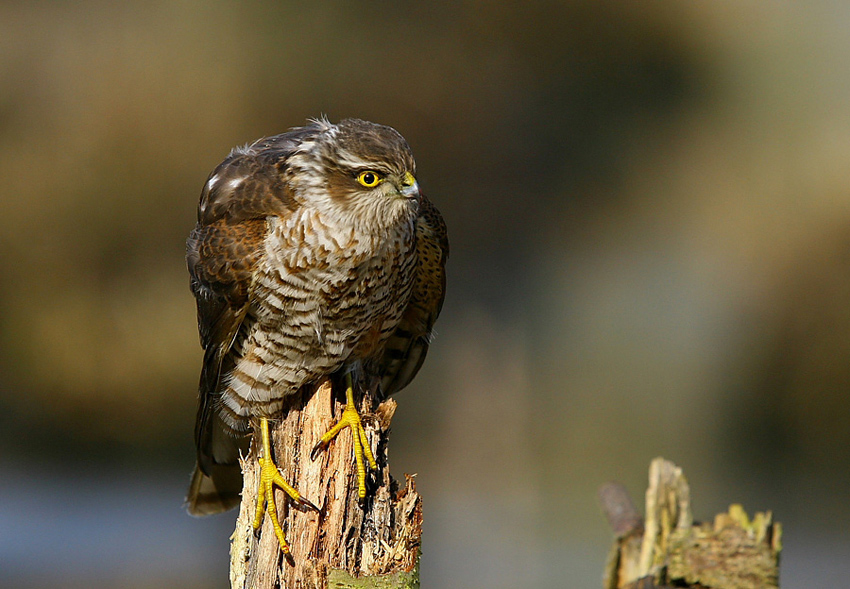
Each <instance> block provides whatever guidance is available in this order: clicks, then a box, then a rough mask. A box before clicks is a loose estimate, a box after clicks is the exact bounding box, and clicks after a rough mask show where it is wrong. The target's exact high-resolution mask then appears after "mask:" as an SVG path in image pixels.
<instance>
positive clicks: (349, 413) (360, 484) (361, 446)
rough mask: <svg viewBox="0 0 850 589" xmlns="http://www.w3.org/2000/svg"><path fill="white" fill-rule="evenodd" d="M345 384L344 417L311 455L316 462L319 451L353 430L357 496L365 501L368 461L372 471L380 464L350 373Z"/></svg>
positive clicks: (346, 376) (320, 441)
mask: <svg viewBox="0 0 850 589" xmlns="http://www.w3.org/2000/svg"><path fill="white" fill-rule="evenodd" d="M345 384H346V389H345V409H344V410H343V412H342V417H341V418H340V420H339V421H338V422H337V424H336V425H335V426H333V427H332V428H331V429H329V430H328V432H327V433H326V434H325V435H323V436H322V439H321V440H319V443H318V444H316V447H315V448H313V451H312V452H311V453H310V457H311V458H312V459H314V460H315V458H316V455H317V454H318V453H319V450H321V449H323V448H327V446H328V444H330V442H331V440H333V439H334V438H335V437H336V436H337V434H339V432H341V431H342V430H343V429H344V428H346V427H348V428H351V435H352V436H353V437H354V460H355V461H356V463H357V494H358V496H359V497H360V499H365V498H366V461H368V462H369V467H370V468H371V469H372V470H377V469H378V464H377V463H376V462H375V456H374V455H373V454H372V448H371V446H369V439H368V438H367V437H366V431H365V430H364V429H363V424H362V423H361V421H360V414H359V413H358V412H357V408H356V407H355V406H354V385H353V384H352V382H351V373H350V372H349V373H348V374H346V375H345ZM364 457H365V458H364Z"/></svg>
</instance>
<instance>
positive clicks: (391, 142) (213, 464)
mask: <svg viewBox="0 0 850 589" xmlns="http://www.w3.org/2000/svg"><path fill="white" fill-rule="evenodd" d="M415 173H416V165H415V163H414V160H413V155H412V154H411V151H410V147H409V146H408V144H407V142H406V141H405V140H404V138H403V137H402V136H401V135H400V134H399V133H398V132H397V131H396V130H395V129H392V128H391V127H387V126H383V125H377V124H375V123H370V122H367V121H362V120H358V119H345V120H343V121H341V122H339V123H338V124H332V123H330V122H329V121H328V120H327V119H324V118H323V119H318V120H312V121H310V123H309V124H308V125H306V126H304V127H298V128H294V129H291V130H289V131H288V132H286V133H283V134H281V135H275V136H273V137H267V138H264V139H260V140H258V141H255V142H254V143H252V144H250V145H247V146H245V147H239V148H236V149H234V150H233V151H231V153H230V155H228V156H227V158H225V160H224V161H223V162H222V163H221V164H220V165H219V166H218V167H217V168H216V169H215V170H214V171H213V172H212V174H210V176H209V178H208V180H207V182H206V184H205V185H204V188H203V190H202V192H201V199H200V204H199V206H198V222H197V225H196V226H195V228H194V230H193V231H192V233H191V235H190V236H189V239H188V241H187V254H186V260H187V265H188V268H189V274H190V284H191V289H192V292H193V293H194V295H195V298H196V300H197V308H198V331H199V333H200V339H201V345H202V347H203V349H204V359H203V366H202V369H201V378H200V385H199V406H198V414H197V421H196V424H195V443H196V446H197V465H196V467H195V472H194V475H193V477H192V483H191V486H190V488H189V494H188V497H187V503H188V509H189V512H190V513H192V514H194V515H206V514H210V513H217V512H220V511H224V510H227V509H230V508H232V507H235V506H236V505H237V504H238V503H239V493H240V492H241V490H242V474H241V471H240V467H239V460H238V458H239V452H240V450H244V448H245V446H246V440H247V436H246V433H247V432H248V431H249V430H250V429H252V428H253V429H255V430H256V428H259V430H260V433H261V438H262V447H261V448H260V449H259V456H258V460H259V463H260V472H261V475H260V477H261V483H260V485H261V487H260V489H259V493H258V497H259V498H258V505H257V510H256V517H255V521H254V527H255V528H258V527H259V525H260V523H261V522H262V518H263V515H264V511H268V513H269V517H270V518H271V520H272V523H273V526H274V530H275V534H276V535H277V537H278V540H279V541H280V546H281V549H282V550H283V552H284V554H285V555H287V556H288V553H289V548H288V545H287V543H286V539H285V537H284V534H283V530H282V529H281V526H280V523H279V521H278V518H277V511H276V508H275V504H274V499H273V493H272V488H273V486H274V485H277V486H279V487H281V488H282V489H283V490H284V491H285V492H286V493H287V495H289V497H290V498H291V499H292V501H294V502H296V503H299V504H301V505H304V506H307V507H311V508H314V509H315V506H314V505H313V504H312V503H310V502H309V501H308V500H306V499H305V498H303V497H301V495H300V494H299V493H298V491H297V490H296V489H294V488H293V487H292V486H291V485H289V484H288V483H287V482H286V481H285V480H284V478H283V476H282V475H281V473H280V471H279V469H278V467H277V465H276V464H275V463H274V461H273V457H272V452H271V445H270V443H269V422H268V420H269V419H271V418H275V417H278V416H279V415H280V412H281V411H282V410H283V407H284V404H285V402H286V397H287V396H289V395H292V394H294V393H296V392H297V391H298V390H299V389H300V388H301V387H302V386H303V385H309V384H312V383H316V382H318V381H319V380H321V379H323V378H325V377H328V376H332V375H344V377H345V382H346V385H347V390H346V407H345V411H344V413H343V417H342V419H341V420H340V422H339V423H338V424H337V425H336V426H334V427H333V428H332V429H331V430H330V431H328V433H327V434H325V436H324V437H323V438H322V439H321V441H320V442H319V444H318V445H317V446H316V448H315V449H314V452H313V455H314V456H315V453H316V452H317V451H319V450H320V449H322V448H324V447H326V446H327V445H328V443H329V442H330V441H331V440H332V439H333V437H334V436H336V435H337V434H338V433H339V432H340V431H341V430H342V429H344V428H350V429H351V433H352V435H353V438H354V442H355V445H354V446H355V459H356V461H357V467H358V468H357V470H358V492H359V495H360V497H361V498H363V497H365V494H366V486H365V465H364V460H365V461H366V462H368V463H369V465H370V467H371V468H373V469H374V468H376V466H375V459H374V457H373V456H372V452H371V450H370V448H369V444H368V443H364V442H367V439H366V435H365V433H364V430H363V427H362V425H361V422H360V415H359V414H358V412H357V410H356V409H355V404H354V391H353V386H352V373H360V372H362V373H365V374H370V375H376V376H378V377H380V381H379V382H380V389H381V393H382V394H383V395H384V396H387V395H391V394H393V393H394V392H396V391H398V390H400V389H402V388H403V387H405V386H406V385H407V384H408V383H409V382H410V381H411V380H412V379H413V377H414V376H415V375H416V373H417V371H418V370H419V368H420V366H421V365H422V362H423V361H424V359H425V354H426V352H427V351H428V346H429V343H430V341H431V334H432V328H433V326H434V322H435V321H436V319H437V315H439V313H440V309H441V307H442V304H443V298H444V292H445V281H446V279H445V262H446V258H447V256H448V253H449V246H448V240H447V237H446V226H445V223H444V222H443V218H442V216H441V215H440V213H439V211H438V210H437V209H436V207H435V206H434V205H433V204H432V203H431V202H430V201H429V200H428V199H427V198H425V196H424V195H423V194H422V193H421V192H420V188H419V184H418V183H417V181H416V178H415ZM358 371H360V372H358ZM289 558H291V557H289Z"/></svg>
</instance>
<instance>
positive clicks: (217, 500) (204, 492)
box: [186, 462, 242, 516]
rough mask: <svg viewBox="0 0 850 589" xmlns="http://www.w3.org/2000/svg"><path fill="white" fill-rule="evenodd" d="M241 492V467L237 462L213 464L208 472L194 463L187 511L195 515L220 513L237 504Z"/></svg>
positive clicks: (187, 496)
mask: <svg viewBox="0 0 850 589" xmlns="http://www.w3.org/2000/svg"><path fill="white" fill-rule="evenodd" d="M241 492H242V469H241V468H240V466H239V463H238V462H237V463H236V464H216V465H213V467H212V468H211V469H210V473H209V474H205V473H204V472H203V471H202V470H201V467H200V466H198V465H197V464H196V465H195V472H194V473H192V482H191V484H190V485H189V493H188V494H187V495H186V505H187V508H188V510H189V513H190V514H192V515H196V516H202V515H212V514H214V513H221V512H222V511H227V510H229V509H233V508H234V507H236V506H237V505H239V494H240V493H241Z"/></svg>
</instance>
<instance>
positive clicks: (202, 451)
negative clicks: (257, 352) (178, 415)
mask: <svg viewBox="0 0 850 589" xmlns="http://www.w3.org/2000/svg"><path fill="white" fill-rule="evenodd" d="M275 139H277V142H276V143H268V142H272V141H273V140H275ZM264 141H266V142H267V144H261V145H259V148H257V145H258V144H255V145H254V146H251V147H250V148H246V149H243V150H234V152H233V153H231V155H230V156H229V157H228V158H227V159H225V160H224V162H222V163H221V164H220V165H219V166H218V167H217V168H216V169H215V170H214V171H213V173H212V174H211V175H210V177H209V179H208V180H207V183H206V184H205V186H204V190H203V192H202V193H201V201H200V205H199V207H198V223H197V225H196V226H195V229H194V230H193V231H192V233H191V235H190V236H189V239H188V241H187V244H186V263H187V265H188V267H189V274H190V285H191V289H192V292H193V293H194V295H195V298H196V301H197V307H198V333H199V334H200V338H201V346H202V347H203V348H204V362H203V367H202V369H201V379H200V383H199V392H198V396H199V402H198V414H197V419H196V422H195V443H196V446H197V450H198V467H199V469H200V472H196V475H195V480H197V485H196V484H195V483H194V482H193V486H192V489H190V496H189V498H188V500H189V509H190V511H191V512H192V513H199V514H200V513H210V512H213V511H220V510H222V509H226V508H228V507H230V506H231V505H229V504H228V501H232V500H236V501H238V493H239V491H240V490H241V475H240V474H239V472H238V456H239V450H240V444H242V443H244V442H241V441H239V440H237V439H236V438H234V437H233V434H235V433H238V432H235V431H233V430H234V428H233V427H232V426H228V424H227V423H225V422H224V421H223V420H222V418H221V416H220V414H219V411H220V410H223V409H224V406H223V405H222V404H221V403H218V399H219V395H220V385H221V379H222V377H223V375H226V373H227V372H228V370H229V368H230V367H229V363H231V362H232V360H231V359H230V358H229V355H228V352H229V351H230V350H231V348H232V347H233V345H234V342H235V341H236V340H237V338H238V337H239V334H240V329H241V327H242V325H243V323H244V322H245V321H246V320H248V319H247V315H248V309H249V306H250V297H251V281H252V278H253V275H254V271H255V269H256V266H257V263H258V261H259V260H260V258H261V256H262V255H263V243H264V240H265V238H266V235H267V233H268V219H269V218H270V217H286V216H288V215H290V214H291V213H292V211H293V210H294V209H295V208H296V205H295V203H294V202H293V201H292V198H291V196H290V195H289V193H288V191H287V189H286V186H285V184H284V183H283V180H282V177H283V171H284V168H285V166H286V158H287V156H288V155H289V154H290V153H291V151H292V146H291V143H292V142H291V141H290V142H287V136H286V135H283V136H278V137H277V138H271V139H267V140H264ZM258 143H259V142H258ZM210 479H211V480H210ZM210 485H212V486H213V487H215V488H214V489H212V488H211V487H210ZM196 487H197V489H196ZM198 495H200V496H198ZM204 495H208V497H205V496H204ZM214 500H218V501H223V504H222V505H221V506H220V507H216V506H215V505H212V506H211V505H210V503H212V502H213V501H214Z"/></svg>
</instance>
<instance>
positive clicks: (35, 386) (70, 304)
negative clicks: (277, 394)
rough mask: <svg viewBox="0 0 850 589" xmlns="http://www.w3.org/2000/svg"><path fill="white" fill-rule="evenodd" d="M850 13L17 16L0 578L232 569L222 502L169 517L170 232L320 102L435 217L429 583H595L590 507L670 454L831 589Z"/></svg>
mask: <svg viewBox="0 0 850 589" xmlns="http://www.w3.org/2000/svg"><path fill="white" fill-rule="evenodd" d="M848 27H850V6H846V5H843V4H841V3H839V2H824V1H819V2H810V3H805V5H804V4H803V3H791V2H723V1H720V2H717V1H711V2H709V1H694V2H690V1H689V2H639V3H638V2H594V1H589V0H588V1H576V2H567V1H564V2H507V1H494V2H472V1H466V2H464V1H461V2H441V1H434V0H431V1H429V2H413V1H401V2H399V1H397V2H374V3H368V2H351V1H337V2H304V3H295V2H221V1H215V2H199V1H187V2H150V3H142V2H121V3H115V2H105V1H104V2H94V1H83V2H73V3H71V2H47V1H42V2H4V3H2V5H0V571H2V573H0V585H4V586H9V587H19V588H20V587H48V586H50V587H54V586H62V587H91V586H99V587H128V588H131V587H132V588H147V587H169V586H174V587H178V586H179V587H198V588H200V587H205V588H206V587H210V588H212V587H225V586H226V585H227V549H228V536H229V533H230V530H231V527H232V525H233V520H234V517H235V516H234V514H228V515H225V516H219V517H216V518H210V519H205V520H195V519H192V518H190V517H189V516H188V515H186V514H185V511H183V509H182V507H181V502H182V499H183V493H184V491H185V485H186V484H187V483H188V477H189V473H190V470H191V467H192V462H193V448H192V428H193V421H194V411H195V407H194V405H195V386H196V380H197V375H198V371H199V367H200V361H201V351H200V347H199V345H198V340H197V332H196V326H195V318H194V307H193V305H194V303H193V300H192V297H191V295H190V293H189V290H188V276H187V273H186V270H185V266H184V261H183V253H184V240H185V238H186V236H187V235H188V233H189V231H190V229H191V227H192V225H193V223H194V216H195V207H196V205H197V198H198V195H199V193H200V190H201V187H202V185H203V183H204V181H205V179H206V177H207V174H208V173H209V172H210V171H211V170H212V168H213V167H214V166H215V165H216V164H217V163H218V162H220V161H221V160H222V159H223V158H224V156H225V155H227V153H228V151H229V150H230V148H231V147H233V146H234V145H238V144H243V143H246V142H249V141H252V140H254V139H256V138H258V137H261V136H263V135H269V134H275V133H279V132H282V131H284V130H286V129H287V128H289V127H291V126H295V125H299V124H303V123H304V121H305V120H306V119H307V118H308V117H314V116H318V115H320V114H323V113H324V114H327V115H328V116H329V117H330V118H331V119H332V120H338V119H340V118H342V117H347V116H356V117H360V118H365V119H370V120H373V121H376V122H380V123H384V124H388V125H392V126H394V127H395V128H397V129H398V130H399V131H400V132H401V133H402V134H403V135H405V137H406V138H407V139H408V141H409V142H410V144H411V146H412V147H413V150H414V153H415V154H416V157H417V162H418V167H419V172H418V180H419V182H420V184H421V186H422V187H423V190H424V191H425V192H426V193H427V194H428V195H429V197H430V198H431V199H432V200H433V201H434V202H435V203H436V204H437V205H438V206H439V207H440V209H441V210H442V211H443V214H444V216H445V217H446V221H447V223H448V226H449V230H450V237H451V242H452V255H451V258H450V260H449V291H448V296H447V298H446V303H445V307H444V311H443V316H442V317H441V319H440V321H439V322H438V324H437V332H438V335H437V338H436V340H435V342H434V344H433V346H432V350H431V353H430V357H429V360H428V362H426V364H425V367H424V368H423V370H422V372H421V373H420V376H419V377H418V378H417V380H416V381H415V382H414V383H413V384H412V385H411V386H410V387H409V388H408V389H407V390H405V391H404V392H403V393H402V394H400V395H399V396H398V401H399V411H398V413H397V415H396V418H395V420H394V423H393V426H394V427H393V437H392V440H391V447H390V454H391V462H392V467H393V470H394V472H395V473H396V476H397V477H401V475H402V474H403V473H405V472H408V473H413V472H415V473H418V477H417V481H418V485H419V490H420V491H421V493H422V495H423V497H424V500H425V517H426V519H425V530H424V533H425V536H424V546H423V557H422V568H421V578H422V583H423V587H427V588H435V589H436V588H455V587H458V588H460V587H464V588H472V589H476V588H485V587H486V588H488V589H499V588H509V587H519V586H521V587H531V588H538V587H539V588H548V587H561V586H568V587H577V588H585V587H598V586H599V585H600V577H601V574H602V569H603V565H604V559H605V555H606V550H607V546H608V543H609V541H610V533H609V531H608V529H607V525H606V523H605V521H604V518H603V517H602V515H601V513H600V511H599V509H598V506H597V502H596V497H595V493H596V489H597V487H598V486H599V485H600V484H602V483H604V482H606V481H609V480H613V479H616V480H620V481H622V482H623V483H625V484H626V485H627V486H628V488H629V489H630V490H631V492H632V494H633V497H634V498H635V499H636V501H637V502H638V503H642V495H643V491H644V488H645V477H646V469H647V466H648V464H649V461H650V459H651V458H653V457H655V456H657V455H662V456H664V457H666V458H668V459H671V460H674V461H675V462H677V463H678V464H679V465H680V466H682V467H683V468H684V469H685V472H686V474H687V475H688V477H689V480H690V482H691V485H692V493H693V506H694V509H695V516H696V517H697V518H698V519H699V518H707V517H711V516H713V514H714V513H715V512H718V511H721V510H725V509H726V508H727V506H728V504H729V503H732V502H741V503H743V505H744V507H745V508H746V509H747V510H748V511H751V512H752V511H755V510H765V509H773V510H774V513H775V515H776V517H777V519H779V520H780V521H782V522H783V524H784V530H785V535H784V538H783V543H784V545H785V550H784V552H783V562H782V566H783V569H782V570H783V586H785V587H808V586H821V587H827V586H840V585H842V584H843V583H846V579H847V578H848V576H850V564H848V563H850V535H848V532H847V524H848V522H850V507H849V506H848V501H847V497H848V490H850V76H848V72H850V36H848V35H847V30H848ZM565 579H567V580H568V581H565ZM565 583H566V584H565Z"/></svg>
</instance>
